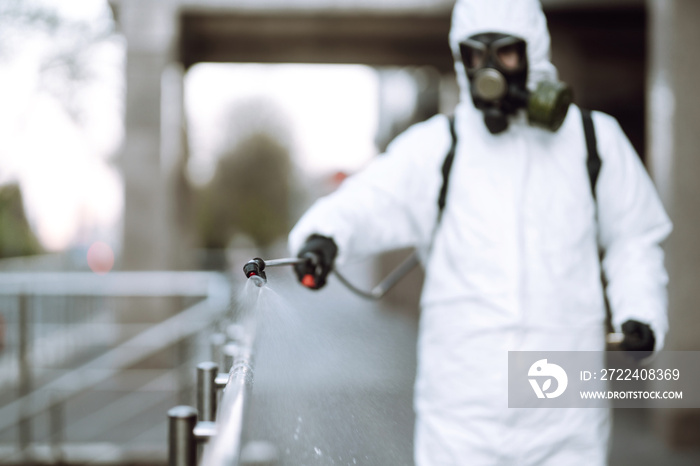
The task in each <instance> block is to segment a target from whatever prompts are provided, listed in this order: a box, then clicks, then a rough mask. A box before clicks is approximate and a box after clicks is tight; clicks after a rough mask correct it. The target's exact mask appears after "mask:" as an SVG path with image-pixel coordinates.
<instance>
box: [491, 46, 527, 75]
mask: <svg viewBox="0 0 700 466" xmlns="http://www.w3.org/2000/svg"><path fill="white" fill-rule="evenodd" d="M496 57H497V58H498V61H499V62H500V64H501V66H502V67H503V69H505V70H508V71H514V70H517V69H519V68H521V67H522V66H523V65H524V64H525V50H524V47H522V45H521V44H509V45H505V46H503V47H499V48H498V49H497V50H496Z"/></svg>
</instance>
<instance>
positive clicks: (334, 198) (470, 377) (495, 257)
mask: <svg viewBox="0 0 700 466" xmlns="http://www.w3.org/2000/svg"><path fill="white" fill-rule="evenodd" d="M449 40H450V46H451V48H452V51H453V54H454V58H455V69H456V72H457V77H458V80H459V84H460V88H461V93H460V102H459V104H458V106H457V108H456V110H455V117H454V128H455V133H456V134H455V135H456V141H457V142H456V149H455V154H454V162H453V166H452V168H451V173H450V174H449V190H447V198H446V204H445V208H444V211H443V212H442V214H440V212H439V208H438V203H437V202H436V199H437V196H438V193H439V192H440V190H441V187H442V185H443V178H442V174H441V170H442V166H443V163H444V160H445V154H447V153H448V152H449V151H450V148H451V145H452V140H453V139H452V136H451V130H450V122H449V120H448V118H447V117H445V116H444V115H438V116H435V117H432V118H431V119H429V120H427V121H425V122H422V123H419V124H416V125H414V126H412V127H411V128H409V129H408V130H407V131H406V132H404V133H403V134H401V135H400V136H398V137H397V138H396V139H395V141H393V142H392V143H391V144H390V146H389V148H388V149H387V152H386V153H385V154H383V155H381V156H379V157H377V158H376V160H374V161H373V162H372V163H371V164H370V165H369V166H368V167H367V168H366V169H365V170H363V171H362V172H360V173H358V174H356V175H354V176H352V177H350V178H348V179H347V180H346V181H345V182H344V183H343V184H342V185H341V186H340V187H339V189H338V190H336V191H335V192H334V193H332V194H330V195H328V196H326V197H324V198H322V199H320V200H318V201H317V202H316V203H315V204H314V205H313V206H312V207H311V208H310V210H309V211H308V212H307V213H306V214H305V215H304V216H303V217H302V218H301V220H300V221H299V222H298V223H297V225H296V226H295V227H294V229H293V230H292V232H291V233H290V237H289V247H290V249H291V251H292V253H298V254H299V256H301V255H303V254H305V253H307V252H309V251H311V252H314V253H316V254H317V255H318V257H320V261H319V263H318V264H316V265H315V266H313V267H309V266H306V265H303V264H302V265H299V266H298V267H297V274H298V275H299V278H300V280H302V283H303V284H305V285H306V286H308V287H310V288H320V287H322V286H323V285H324V283H325V280H326V275H327V274H328V272H329V271H330V270H331V268H332V267H333V266H334V265H336V264H342V263H344V262H346V261H348V260H349V259H352V258H355V257H365V256H368V255H371V254H376V253H379V252H381V251H385V250H390V249H396V248H404V247H410V246H414V247H416V248H417V249H418V250H419V251H421V253H422V259H423V265H424V267H425V283H424V286H423V291H422V295H421V317H420V328H419V341H418V369H417V378H416V382H415V398H414V409H415V413H416V425H415V441H414V444H415V462H416V464H418V465H496V464H498V465H586V466H591V465H602V464H606V462H607V459H606V457H607V447H608V437H609V430H610V421H609V411H608V410H607V409H575V408H568V409H509V408H508V407H507V406H508V405H507V402H508V401H507V388H508V386H507V377H508V374H507V362H508V354H507V353H508V351H509V350H532V351H535V350H537V351H539V350H543V351H548V350H558V351H563V350H570V351H588V350H596V351H602V350H603V349H604V347H605V319H606V311H605V303H604V291H603V287H602V284H601V267H602V272H603V274H604V276H605V280H606V282H607V289H606V291H605V292H606V293H607V298H608V301H609V304H610V308H611V313H612V323H613V325H614V327H615V328H616V329H617V331H620V330H622V332H623V333H624V334H625V339H624V341H623V347H625V348H627V349H628V350H645V352H644V353H642V354H644V355H648V354H649V353H650V351H652V350H658V349H660V348H661V347H662V345H663V339H664V335H665V333H666V330H667V318H666V281H667V275H666V272H665V269H664V265H663V252H662V250H661V248H660V246H659V244H660V242H662V241H663V240H664V239H665V238H666V236H667V235H668V234H669V232H670V230H671V224H670V222H669V219H668V217H667V215H666V213H665V212H664V209H663V207H662V205H661V202H660V200H659V198H658V196H657V194H656V191H655V189H654V187H653V185H652V182H651V180H650V179H649V177H648V175H647V173H646V172H645V169H644V167H643V165H642V164H641V162H640V160H639V157H638V156H637V154H636V153H635V151H634V149H633V148H632V146H631V145H630V143H629V141H628V140H627V138H626V137H625V135H624V134H623V132H622V130H621V128H620V127H619V125H618V123H617V122H616V121H615V119H614V118H612V117H610V116H608V115H605V114H603V113H599V112H593V113H592V120H593V124H594V127H595V134H596V138H597V144H596V146H597V150H598V152H599V157H600V160H601V163H602V165H601V168H600V173H599V177H598V179H597V183H596V184H595V187H594V193H593V194H595V197H594V195H592V193H591V184H590V176H589V173H588V171H587V166H586V162H587V145H586V137H585V135H584V129H583V125H582V123H581V121H582V118H581V110H580V109H579V108H578V107H576V106H575V105H573V104H572V105H570V106H569V107H568V112H566V111H565V112H564V113H563V114H562V115H561V117H562V119H563V121H561V122H559V123H560V124H559V123H557V122H555V123H554V124H553V125H552V124H550V127H549V128H546V127H542V126H541V125H540V126H537V125H534V124H533V121H535V122H536V121H537V118H538V116H537V115H533V114H532V111H531V110H528V109H527V106H528V99H530V100H531V99H533V98H534V97H533V95H534V94H535V93H536V92H537V89H538V86H540V84H541V83H547V82H549V83H557V80H556V79H557V76H556V70H555V68H554V67H553V65H552V64H551V63H550V61H549V33H548V31H547V25H546V20H545V17H544V14H543V12H542V10H541V6H540V5H539V3H538V2H537V1H535V0H489V1H482V0H464V1H462V0H458V1H457V3H456V5H455V7H454V11H453V17H452V28H451V32H450V37H449ZM504 82H505V88H506V91H505V93H500V94H499V93H498V92H496V91H498V89H497V88H498V85H499V83H501V85H502V84H503V83H504ZM564 115H565V117H564ZM545 126H546V125H545ZM438 217H441V218H438ZM599 249H600V251H602V260H601V258H600V256H599ZM601 354H602V353H601ZM601 367H602V366H601Z"/></svg>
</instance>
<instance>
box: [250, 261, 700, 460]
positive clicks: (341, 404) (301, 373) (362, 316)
mask: <svg viewBox="0 0 700 466" xmlns="http://www.w3.org/2000/svg"><path fill="white" fill-rule="evenodd" d="M268 277H269V284H270V287H271V291H273V292H274V293H269V294H270V295H273V294H276V296H274V295H273V296H266V297H265V299H264V301H265V302H266V307H268V308H267V309H263V310H261V311H260V313H261V321H262V327H261V329H260V332H259V340H258V343H259V349H258V358H257V362H256V374H255V377H256V378H255V386H254V389H253V404H252V406H251V410H250V419H249V430H248V440H256V441H260V440H264V441H268V442H271V443H272V444H274V445H275V446H276V448H277V452H278V456H279V462H278V463H277V464H280V465H332V464H337V465H355V464H361V465H376V466H386V465H411V464H413V461H412V448H413V444H412V434H413V432H412V430H413V412H412V405H411V403H412V389H413V386H412V384H413V378H414V375H415V337H416V331H417V323H416V321H415V319H414V318H411V317H409V316H406V315H404V314H402V313H401V312H398V310H396V309H391V308H389V307H386V306H385V305H384V303H378V304H377V303H372V302H368V301H366V300H363V299H361V298H357V297H355V296H353V295H352V294H350V293H349V292H347V291H346V290H345V289H343V288H342V287H341V286H340V285H338V284H337V280H332V281H333V282H336V284H331V285H330V286H329V287H328V289H326V290H324V291H322V292H319V293H314V292H309V291H307V290H304V289H302V288H301V287H299V286H298V285H297V284H296V283H295V282H294V280H293V278H292V276H291V272H290V271H289V270H283V269H277V270H274V271H268ZM614 414H615V419H614V431H613V443H612V451H611V460H610V464H611V465H615V466H618V465H620V466H627V465H660V464H664V465H669V466H685V465H688V466H689V465H697V464H700V450H696V451H694V452H685V453H681V452H672V451H670V450H669V449H668V448H666V447H665V446H664V445H663V444H662V442H661V441H660V440H659V438H658V437H656V436H655V435H653V434H652V432H651V428H650V422H649V411H645V410H629V409H620V410H615V412H614Z"/></svg>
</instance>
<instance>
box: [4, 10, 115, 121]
mask: <svg viewBox="0 0 700 466" xmlns="http://www.w3.org/2000/svg"><path fill="white" fill-rule="evenodd" d="M114 32H115V31H114V21H113V19H112V17H111V11H110V10H109V8H108V5H107V4H106V2H105V5H104V14H102V15H101V16H99V17H98V18H95V19H94V20H93V21H87V20H75V19H70V18H67V17H65V16H63V15H61V14H59V12H58V11H57V10H56V9H55V8H52V7H51V6H50V5H48V4H47V2H41V1H36V0H0V63H2V62H4V64H8V63H12V62H14V61H19V60H26V57H27V56H30V57H32V61H34V60H35V61H36V66H37V69H36V72H37V73H38V82H37V84H38V87H39V89H38V90H40V91H44V92H47V93H48V94H50V95H52V96H53V97H54V98H56V99H57V100H58V101H59V102H61V104H62V106H63V108H64V109H65V111H66V113H67V114H68V115H70V116H71V117H73V118H74V119H75V120H76V121H81V120H84V119H85V118H87V117H86V116H85V115H84V114H85V113H87V112H89V111H90V110H89V109H87V108H86V107H87V106H89V105H90V102H89V101H87V100H86V99H85V98H82V96H81V94H83V89H84V87H85V86H86V85H87V84H91V82H92V81H95V80H97V79H99V77H98V75H100V74H104V71H103V70H101V69H100V68H101V67H103V66H104V64H105V63H104V62H105V59H104V57H102V56H101V55H102V54H103V52H104V47H103V46H104V45H105V44H107V43H108V42H110V41H115V40H118V39H117V38H116V35H115V34H114ZM88 100H89V99H88Z"/></svg>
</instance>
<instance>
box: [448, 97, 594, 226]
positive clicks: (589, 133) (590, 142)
mask: <svg viewBox="0 0 700 466" xmlns="http://www.w3.org/2000/svg"><path fill="white" fill-rule="evenodd" d="M581 118H582V120H583V132H584V135H585V137H586V150H587V151H588V156H587V158H586V169H587V170H588V179H589V181H590V184H591V194H592V195H593V200H597V199H596V184H597V183H598V175H599V174H600V168H601V166H602V164H603V162H602V161H601V159H600V155H599V154H598V143H597V140H596V135H595V126H594V125H593V118H592V117H591V111H590V110H586V109H581ZM448 120H449V122H450V135H451V136H452V145H450V150H449V151H448V152H447V156H446V157H445V161H444V162H443V163H442V188H440V196H439V197H438V223H440V219H442V213H443V211H444V210H445V205H446V203H447V188H448V187H449V184H450V171H451V170H452V163H453V162H454V158H455V151H456V148H457V132H456V130H455V119H454V116H449V117H448Z"/></svg>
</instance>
